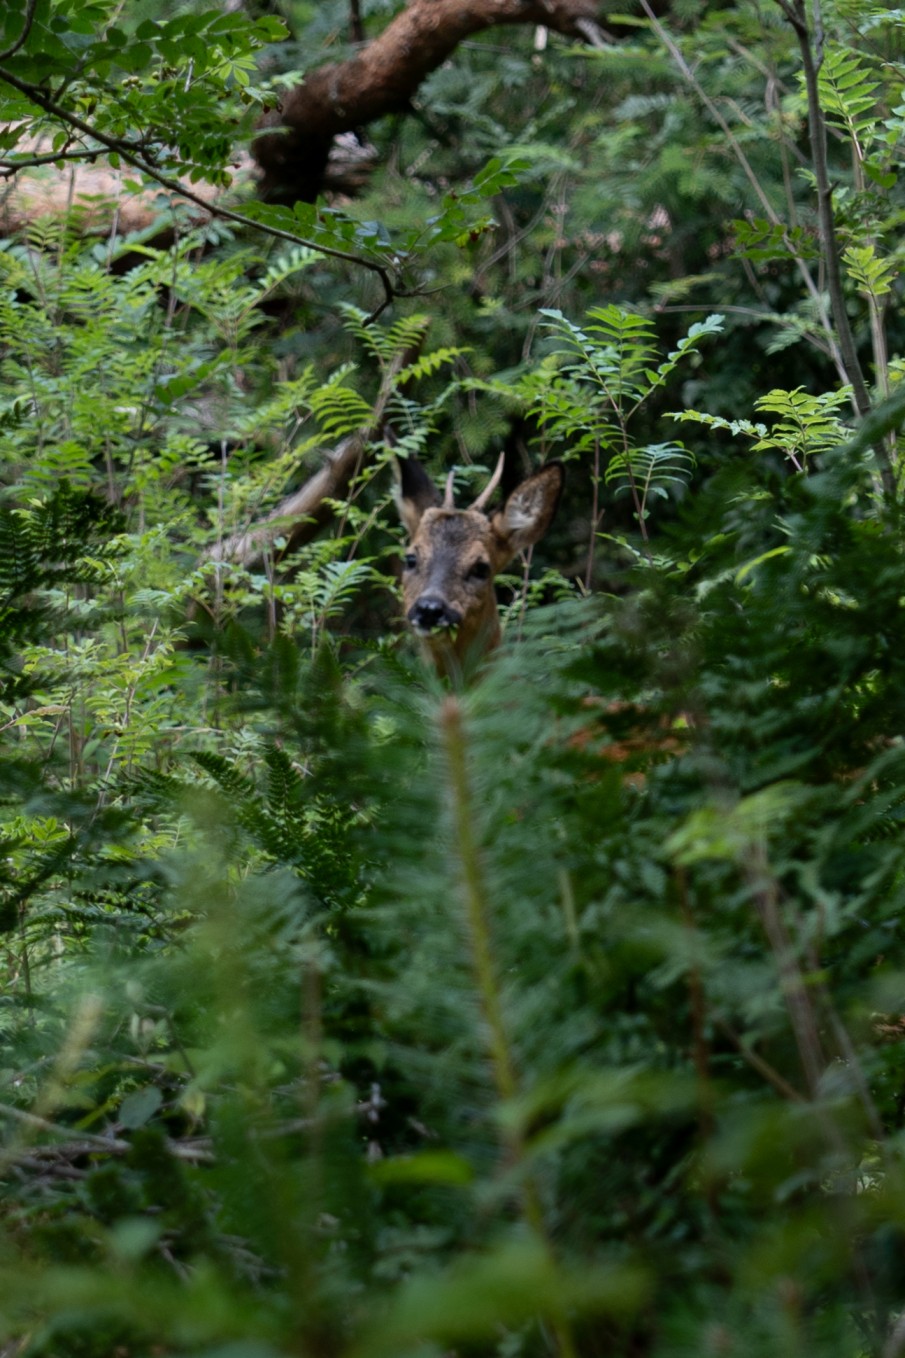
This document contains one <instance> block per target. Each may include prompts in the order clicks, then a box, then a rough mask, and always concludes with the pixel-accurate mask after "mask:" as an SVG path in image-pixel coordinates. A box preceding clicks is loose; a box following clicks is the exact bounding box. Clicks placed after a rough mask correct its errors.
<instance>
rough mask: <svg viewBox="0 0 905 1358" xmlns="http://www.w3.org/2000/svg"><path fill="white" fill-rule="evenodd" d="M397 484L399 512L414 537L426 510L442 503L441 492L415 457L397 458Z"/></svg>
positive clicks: (395, 460) (395, 493)
mask: <svg viewBox="0 0 905 1358" xmlns="http://www.w3.org/2000/svg"><path fill="white" fill-rule="evenodd" d="M394 462H395V466H396V483H395V485H394V487H393V498H394V499H395V501H396V506H397V508H398V510H399V517H400V518H401V519H402V522H403V523H404V524H405V526H406V528H407V529H408V531H409V533H410V534H411V535H412V536H414V534H415V532H416V531H417V528H418V525H419V523H420V522H421V516H422V515H423V513H424V511H425V510H426V509H433V508H434V507H435V506H436V505H438V504H439V503H440V492H439V491H438V490H437V487H436V486H435V485H434V483H433V481H432V480H431V479H430V477H429V476H428V474H427V472H426V471H425V470H424V468H423V467H422V465H421V463H420V462H418V461H416V459H415V458H413V457H397V458H395V459H394Z"/></svg>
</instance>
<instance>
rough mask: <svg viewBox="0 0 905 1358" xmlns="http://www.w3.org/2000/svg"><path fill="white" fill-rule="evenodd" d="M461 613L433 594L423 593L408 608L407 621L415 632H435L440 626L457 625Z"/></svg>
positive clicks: (460, 619)
mask: <svg viewBox="0 0 905 1358" xmlns="http://www.w3.org/2000/svg"><path fill="white" fill-rule="evenodd" d="M461 621H462V614H461V613H457V612H456V610H455V609H454V608H450V607H449V605H448V604H446V603H444V602H443V600H442V599H438V598H437V597H436V595H433V594H423V595H422V596H421V598H420V599H419V600H418V602H417V603H416V604H413V605H412V607H411V608H410V609H409V622H410V623H411V624H412V626H413V627H414V629H415V631H416V632H435V631H436V630H437V629H438V628H441V627H458V625H459V623H460V622H461Z"/></svg>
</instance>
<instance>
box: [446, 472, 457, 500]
mask: <svg viewBox="0 0 905 1358" xmlns="http://www.w3.org/2000/svg"><path fill="white" fill-rule="evenodd" d="M455 478H456V474H455V472H454V471H452V472H450V473H449V476H447V478H446V494H445V495H444V496H443V508H444V509H455V507H456V506H455V504H454V503H453V482H454V481H455Z"/></svg>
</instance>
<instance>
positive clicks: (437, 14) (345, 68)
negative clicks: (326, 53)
mask: <svg viewBox="0 0 905 1358" xmlns="http://www.w3.org/2000/svg"><path fill="white" fill-rule="evenodd" d="M597 11H598V3H597V0H411V3H410V4H409V5H408V7H407V8H406V9H405V10H403V12H402V13H401V14H399V15H397V17H396V18H395V19H394V20H393V22H392V23H391V24H389V26H388V27H387V28H386V29H385V30H384V31H383V33H381V34H380V36H379V37H377V38H375V39H374V41H373V42H370V43H368V45H367V46H366V47H364V48H363V49H362V50H361V51H360V52H357V53H356V54H355V55H354V56H352V57H350V58H349V60H348V61H343V62H336V63H333V64H331V65H329V66H322V67H320V69H319V70H316V71H313V72H311V73H310V74H309V75H308V76H306V78H305V82H304V84H302V85H299V86H298V87H297V88H296V89H294V90H292V92H291V93H290V94H289V95H287V97H286V100H285V102H284V104H283V107H282V109H281V111H280V113H279V114H278V115H277V116H276V118H275V120H274V121H278V122H281V123H282V124H283V127H282V129H281V130H280V131H279V132H270V133H265V134H264V135H263V136H261V137H259V138H258V140H257V141H256V142H255V145H254V148H253V149H254V155H255V158H256V159H257V161H258V163H259V165H260V166H261V169H262V170H263V172H264V173H263V182H262V194H263V196H264V197H265V198H268V199H270V200H271V201H274V200H276V201H281V202H286V201H288V202H294V201H305V202H313V201H314V199H315V198H316V197H317V194H318V192H319V190H320V187H321V182H322V179H323V174H324V169H325V167H326V164H327V157H328V155H329V152H330V144H331V142H332V141H333V138H334V137H336V136H337V135H338V134H339V133H341V132H351V131H353V130H355V129H356V128H360V127H363V126H365V125H366V124H367V123H370V122H372V121H373V120H374V119H375V118H380V117H383V116H384V115H385V114H388V113H398V112H400V111H401V110H403V109H405V108H406V107H407V105H408V103H409V101H410V100H411V98H412V96H413V95H414V94H415V92H416V90H417V89H418V87H419V86H420V85H421V83H422V81H423V80H424V79H425V78H426V77H427V76H428V75H430V73H431V72H432V71H435V70H436V69H437V67H438V66H441V65H442V63H443V62H444V61H445V60H446V59H447V58H448V57H449V56H450V55H451V53H452V52H453V51H455V49H456V47H457V46H458V45H459V43H460V42H462V41H463V39H465V38H468V37H470V36H471V35H472V34H474V33H480V32H481V31H483V30H484V29H487V28H493V27H496V26H498V25H501V24H543V25H545V26H546V27H547V28H552V29H555V30H556V31H557V32H559V33H564V34H566V35H567V36H569V37H580V38H582V39H583V40H584V41H590V40H592V38H593V37H594V36H596V35H599V33H600V30H599V29H598V28H597V24H596V16H597Z"/></svg>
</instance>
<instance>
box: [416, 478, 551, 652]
mask: <svg viewBox="0 0 905 1358" xmlns="http://www.w3.org/2000/svg"><path fill="white" fill-rule="evenodd" d="M502 471H503V458H502V457H500V460H499V462H498V463H497V467H496V471H495V472H494V474H493V476H492V477H491V480H490V483H489V485H488V486H487V487H486V488H485V490H483V491H482V492H481V494H480V495H479V496H478V498H477V499H476V500H475V502H474V504H473V505H472V506H471V508H470V509H456V507H455V505H454V504H453V479H452V473H450V475H449V479H448V480H447V483H446V494H445V496H443V497H442V498H441V496H440V493H439V491H438V490H437V487H436V486H435V485H434V483H433V481H431V479H430V477H429V476H428V475H427V473H426V472H425V470H424V468H423V467H422V466H421V464H420V463H418V462H416V461H415V460H414V458H406V459H404V460H402V459H400V460H399V486H398V496H397V498H398V503H399V512H400V514H401V516H402V521H403V523H404V524H405V526H406V528H407V529H408V531H409V535H410V541H409V545H408V550H407V551H406V553H405V558H404V569H403V575H402V594H403V600H404V607H405V616H406V618H407V619H408V621H409V623H410V624H411V626H412V629H413V630H414V631H415V632H416V633H417V635H418V636H419V637H420V638H421V640H422V644H423V646H424V648H425V650H426V651H427V652H428V653H429V655H430V657H431V659H432V660H433V661H434V663H435V664H436V666H437V668H438V669H439V670H440V671H441V672H453V671H459V672H461V669H462V667H463V664H464V663H465V662H466V661H467V660H469V659H472V660H473V659H474V658H476V657H479V656H481V655H483V654H484V652H486V651H488V650H490V649H492V648H493V647H494V646H496V645H497V643H498V642H499V640H500V619H499V614H498V612H497V603H496V595H495V593H494V588H493V582H494V579H495V577H496V576H497V574H498V573H499V572H500V571H501V570H502V569H503V568H504V567H505V566H507V565H508V564H509V562H510V561H511V560H512V558H513V557H514V556H515V555H516V553H517V552H520V551H522V550H523V549H524V548H526V547H530V546H532V545H533V544H534V543H535V542H537V541H538V539H539V538H541V537H543V535H544V533H546V531H547V529H548V528H549V527H550V524H551V522H552V521H553V515H554V514H555V513H556V506H557V504H558V503H559V496H560V492H561V490H562V485H563V468H562V464H561V463H559V462H550V463H548V464H547V465H546V466H545V467H542V468H541V470H540V471H538V472H535V473H534V475H533V476H529V477H528V478H527V480H525V481H522V483H521V484H520V485H518V486H516V488H515V490H513V491H512V492H511V494H510V495H509V496H508V498H507V500H506V502H505V504H504V505H503V507H502V509H498V510H496V512H495V513H488V511H487V510H486V509H485V505H486V504H487V502H488V500H489V499H490V497H491V495H492V494H493V492H494V490H495V489H496V486H497V483H498V481H499V479H500V476H501V475H502Z"/></svg>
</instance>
